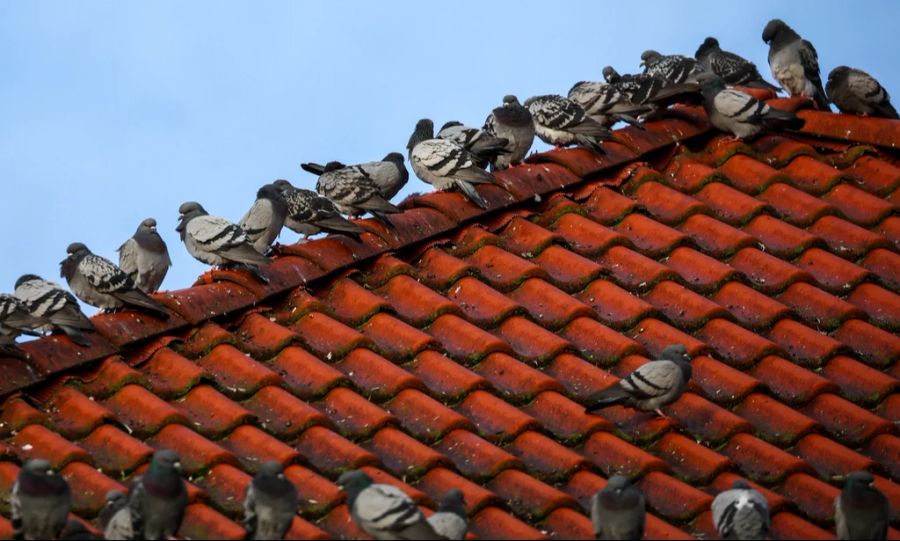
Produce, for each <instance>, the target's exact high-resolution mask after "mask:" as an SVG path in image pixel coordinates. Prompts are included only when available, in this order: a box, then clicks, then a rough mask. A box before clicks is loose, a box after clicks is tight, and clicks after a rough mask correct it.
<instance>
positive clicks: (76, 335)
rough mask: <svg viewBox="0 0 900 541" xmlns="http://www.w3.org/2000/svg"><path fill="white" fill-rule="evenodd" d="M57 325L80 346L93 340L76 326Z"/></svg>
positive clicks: (84, 345) (86, 345)
mask: <svg viewBox="0 0 900 541" xmlns="http://www.w3.org/2000/svg"><path fill="white" fill-rule="evenodd" d="M167 315H168V314H167ZM56 327H57V328H58V329H59V330H61V331H62V332H63V333H65V335H66V336H68V337H69V339H70V340H72V341H73V342H75V343H76V344H78V345H79V346H81V347H84V348H86V347H88V346H90V345H91V341H90V340H88V339H87V337H86V336H85V335H84V333H82V332H81V331H79V330H78V329H76V328H74V327H68V326H66V325H57V326H56Z"/></svg>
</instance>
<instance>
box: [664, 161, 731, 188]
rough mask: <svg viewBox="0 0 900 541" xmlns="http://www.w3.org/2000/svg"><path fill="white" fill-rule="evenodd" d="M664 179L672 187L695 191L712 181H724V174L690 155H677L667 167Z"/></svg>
mask: <svg viewBox="0 0 900 541" xmlns="http://www.w3.org/2000/svg"><path fill="white" fill-rule="evenodd" d="M665 172H666V177H665V178H664V179H663V180H664V181H665V183H666V185H668V186H669V187H671V188H674V189H676V190H678V191H679V192H684V193H689V194H690V193H694V192H696V191H697V190H699V189H700V188H702V187H703V186H705V185H706V184H709V183H710V182H716V181H720V182H721V181H722V180H725V179H724V178H723V174H722V173H720V172H719V171H716V170H715V169H713V168H712V167H709V166H708V165H706V164H703V163H700V162H698V161H696V160H693V159H691V158H689V157H688V156H685V155H681V156H676V157H675V159H673V160H672V161H671V162H669V166H668V167H667V168H666V171H665Z"/></svg>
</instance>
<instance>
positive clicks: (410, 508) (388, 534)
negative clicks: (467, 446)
mask: <svg viewBox="0 0 900 541" xmlns="http://www.w3.org/2000/svg"><path fill="white" fill-rule="evenodd" d="M337 484H338V486H339V487H341V489H342V490H343V491H344V492H345V493H346V494H347V505H348V506H349V507H350V516H351V517H353V521H354V522H356V524H357V525H358V526H359V527H360V528H361V529H362V530H363V531H364V532H366V533H367V534H369V535H371V536H372V537H374V538H375V539H443V537H442V536H440V535H439V534H438V533H437V532H435V531H434V528H432V526H431V524H429V523H428V521H427V520H425V515H423V514H422V512H421V511H420V510H419V508H418V506H416V503H415V502H414V501H412V499H411V498H410V497H409V496H407V495H406V494H405V493H404V492H403V491H402V490H400V489H398V488H397V487H394V486H392V485H386V484H381V483H374V482H373V481H372V478H371V477H369V476H368V475H366V473H365V472H362V471H360V470H351V471H348V472H344V473H343V474H341V476H340V477H339V478H338V480H337Z"/></svg>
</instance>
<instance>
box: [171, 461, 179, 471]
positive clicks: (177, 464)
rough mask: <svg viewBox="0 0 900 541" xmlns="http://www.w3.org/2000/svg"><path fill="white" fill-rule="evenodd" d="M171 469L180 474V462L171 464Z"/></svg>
mask: <svg viewBox="0 0 900 541" xmlns="http://www.w3.org/2000/svg"><path fill="white" fill-rule="evenodd" d="M172 467H173V468H175V469H176V470H178V473H181V462H173V463H172Z"/></svg>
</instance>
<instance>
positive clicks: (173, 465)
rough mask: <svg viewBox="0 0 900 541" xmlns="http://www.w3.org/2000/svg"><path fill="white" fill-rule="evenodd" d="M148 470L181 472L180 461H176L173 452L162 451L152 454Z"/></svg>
mask: <svg viewBox="0 0 900 541" xmlns="http://www.w3.org/2000/svg"><path fill="white" fill-rule="evenodd" d="M150 468H155V469H156V470H157V471H166V470H175V471H178V472H181V461H180V460H179V459H178V455H177V454H176V453H175V451H172V450H170V449H162V450H161V451H157V452H155V453H153V460H151V461H150Z"/></svg>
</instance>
